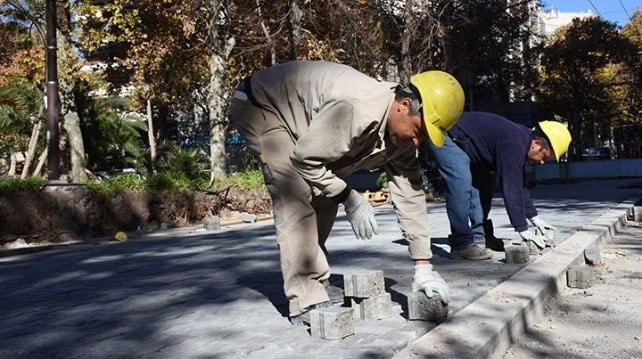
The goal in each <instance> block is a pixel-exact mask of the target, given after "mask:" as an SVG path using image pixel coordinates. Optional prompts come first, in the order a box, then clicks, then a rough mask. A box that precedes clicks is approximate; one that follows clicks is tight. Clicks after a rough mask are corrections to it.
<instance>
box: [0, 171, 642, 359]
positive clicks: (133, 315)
mask: <svg viewBox="0 0 642 359" xmlns="http://www.w3.org/2000/svg"><path fill="white" fill-rule="evenodd" d="M641 190H642V180H640V179H639V178H638V179H618V180H593V181H582V182H577V183H569V184H556V185H540V186H538V187H537V188H534V189H533V190H532V191H531V195H532V197H533V199H534V200H535V204H536V206H537V207H538V209H539V211H540V216H541V217H542V218H543V219H544V220H546V221H547V222H549V223H550V224H553V225H555V226H556V227H557V229H558V231H557V233H556V238H557V239H558V240H563V239H564V238H568V237H569V236H570V235H572V234H573V233H574V232H575V231H577V230H578V229H579V228H581V227H583V226H585V225H587V224H589V223H591V222H592V221H593V220H594V219H596V218H598V217H599V216H600V215H601V214H602V213H603V212H605V211H607V210H608V209H610V208H613V207H615V206H616V205H617V204H618V203H620V202H622V201H624V200H628V199H630V198H632V197H634V196H638V197H637V198H641V196H640V193H641ZM427 206H428V211H429V221H430V225H431V230H432V234H433V251H434V253H435V257H434V258H433V262H434V264H435V269H436V270H437V271H439V273H440V274H441V275H442V277H443V278H444V279H445V280H446V281H447V282H448V283H449V285H450V292H451V297H452V301H451V304H450V314H451V315H452V314H453V313H455V312H457V311H459V310H460V309H462V308H463V307H465V306H466V305H468V304H470V303H471V302H473V301H474V300H475V299H477V298H479V297H480V296H482V295H484V293H486V292H487V291H488V290H489V289H491V288H493V287H494V286H496V285H497V284H498V283H500V282H502V281H504V280H506V279H507V278H509V277H510V276H511V275H513V274H514V273H515V272H517V271H518V270H520V269H521V268H523V267H524V266H525V265H527V264H505V263H504V261H503V258H504V256H503V253H496V254H495V256H494V258H493V259H492V260H488V261H481V262H470V261H460V260H452V259H449V258H448V251H449V247H448V244H447V240H446V238H447V235H448V233H449V229H448V220H447V217H446V213H445V206H444V204H443V203H441V202H437V203H428V204H427ZM493 206H494V207H493V210H492V212H491V218H492V219H493V222H494V223H495V226H496V235H497V236H498V237H507V238H512V239H513V240H515V241H517V238H518V236H517V235H516V233H515V232H514V231H513V230H512V228H511V227H510V226H509V225H508V219H507V216H506V213H505V211H504V209H503V203H502V201H501V199H499V198H495V199H494V202H493ZM376 213H377V220H378V222H379V228H380V233H379V234H378V235H377V236H376V237H375V238H373V239H371V240H369V241H359V240H356V239H354V236H353V234H352V231H351V229H350V225H349V223H348V222H347V221H346V220H345V217H344V216H342V215H340V216H339V218H338V219H337V223H336V224H335V228H334V230H333V232H332V234H331V236H330V239H329V241H328V249H329V252H330V263H331V267H332V270H333V275H332V277H331V282H332V283H333V284H335V285H338V286H341V287H342V286H343V283H342V274H343V273H345V272H348V271H354V270H382V271H383V272H384V275H385V284H386V291H387V292H389V293H390V294H391V298H392V305H393V308H392V310H393V315H392V316H391V317H390V318H388V319H383V320H378V321H365V320H355V322H354V328H355V335H353V336H350V337H347V338H344V339H342V340H323V339H315V338H312V337H311V336H310V334H309V333H308V332H307V331H306V330H305V329H303V328H301V327H295V326H292V325H290V324H289V322H288V320H287V301H286V299H285V296H284V295H283V292H282V280H281V275H280V270H279V256H278V249H277V246H276V241H275V232H274V227H273V225H272V223H271V222H270V221H261V222H257V223H254V224H245V225H238V226H234V227H231V228H224V229H222V230H219V231H209V232H206V231H205V230H204V229H203V228H200V227H190V228H181V229H174V230H170V231H163V232H156V233H151V234H146V235H138V236H137V235H135V234H130V239H129V240H128V241H126V242H110V243H104V244H97V245H73V246H65V247H58V248H54V249H47V250H39V251H35V252H32V253H22V254H14V255H8V254H6V253H5V255H4V256H2V257H0V323H2V325H1V326H0V357H2V358H45V357H46V358H114V357H127V358H217V359H218V358H239V357H246V358H262V359H264V358H276V357H278V358H300V357H304V356H305V357H311V358H386V357H392V356H393V355H394V353H396V352H397V351H399V350H400V349H402V348H404V347H406V346H407V345H408V344H410V343H411V342H413V341H414V340H416V339H417V338H419V337H420V336H422V335H423V334H425V333H427V332H428V331H430V330H431V329H432V328H434V326H435V325H436V324H434V323H429V322H421V321H408V320H407V313H408V308H407V295H408V294H409V291H410V283H411V280H412V266H411V262H410V260H409V256H408V252H407V246H406V244H405V242H404V240H403V239H402V238H401V233H400V232H399V230H398V227H397V224H396V220H395V218H394V215H393V211H392V208H391V207H390V206H387V205H385V206H381V207H377V208H376Z"/></svg>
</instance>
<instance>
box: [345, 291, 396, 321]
mask: <svg viewBox="0 0 642 359" xmlns="http://www.w3.org/2000/svg"><path fill="white" fill-rule="evenodd" d="M350 302H351V304H352V309H353V310H354V313H353V318H355V319H365V320H376V319H384V318H389V317H390V315H391V313H392V300H391V297H390V293H382V294H375V295H373V296H371V297H369V298H350Z"/></svg>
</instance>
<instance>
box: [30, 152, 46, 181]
mask: <svg viewBox="0 0 642 359" xmlns="http://www.w3.org/2000/svg"><path fill="white" fill-rule="evenodd" d="M47 151H48V150H47V147H45V150H44V151H42V153H41V154H40V157H39V158H38V165H37V166H36V168H35V169H34V170H33V174H34V175H37V174H38V173H40V171H42V167H43V166H44V165H45V161H46V160H47Z"/></svg>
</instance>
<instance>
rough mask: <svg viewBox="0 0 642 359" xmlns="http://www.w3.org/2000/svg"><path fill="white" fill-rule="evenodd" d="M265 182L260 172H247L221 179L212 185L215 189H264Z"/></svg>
mask: <svg viewBox="0 0 642 359" xmlns="http://www.w3.org/2000/svg"><path fill="white" fill-rule="evenodd" d="M264 186H265V182H264V180H263V174H262V172H261V171H260V170H247V171H243V172H238V173H234V174H232V175H230V176H227V177H224V178H220V179H218V180H216V181H215V182H214V184H213V185H212V187H213V188H215V189H222V188H226V187H234V188H240V189H251V188H263V187H264Z"/></svg>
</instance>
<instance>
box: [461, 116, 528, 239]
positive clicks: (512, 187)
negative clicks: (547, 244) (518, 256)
mask: <svg viewBox="0 0 642 359" xmlns="http://www.w3.org/2000/svg"><path fill="white" fill-rule="evenodd" d="M448 133H449V134H450V137H451V138H452V139H453V140H454V141H455V143H456V144H457V145H459V147H460V148H461V149H462V150H464V152H466V153H467V154H468V157H469V158H470V163H471V165H481V166H484V167H487V168H488V169H489V170H492V171H496V172H497V173H498V175H499V178H500V180H501V185H502V192H503V197H504V205H505V206H506V212H507V213H508V217H509V219H510V223H511V224H512V225H513V227H515V230H516V231H518V232H521V231H525V230H527V229H528V224H527V223H526V218H532V217H534V216H536V215H537V210H536V209H535V206H534V205H533V201H532V200H531V199H530V195H529V193H528V189H527V188H526V187H525V185H524V172H525V166H526V157H527V155H528V150H529V149H530V146H531V140H532V134H531V130H530V129H529V128H527V127H525V126H523V125H519V124H516V123H514V122H512V121H510V120H508V119H506V118H504V117H502V116H499V115H495V114H492V113H486V112H464V113H463V114H462V116H461V117H460V118H459V121H457V124H455V126H454V127H453V128H451V129H450V130H449V131H448ZM489 185H492V184H489ZM487 190H489V191H492V188H487Z"/></svg>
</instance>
